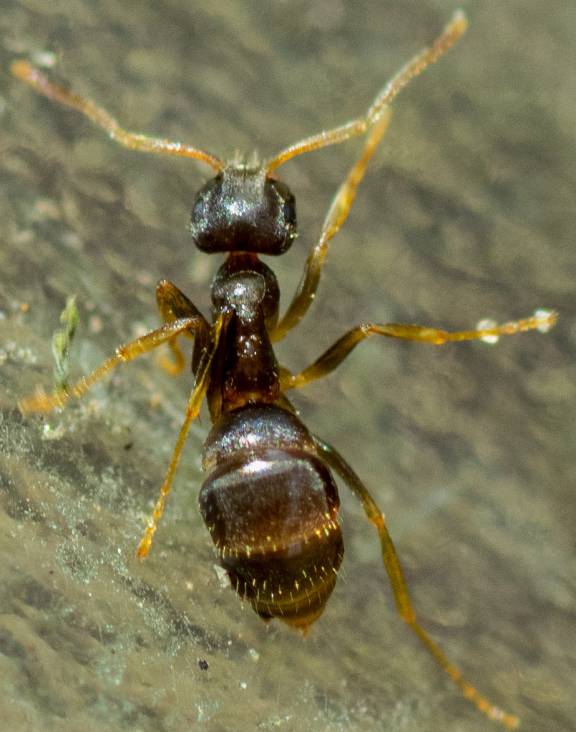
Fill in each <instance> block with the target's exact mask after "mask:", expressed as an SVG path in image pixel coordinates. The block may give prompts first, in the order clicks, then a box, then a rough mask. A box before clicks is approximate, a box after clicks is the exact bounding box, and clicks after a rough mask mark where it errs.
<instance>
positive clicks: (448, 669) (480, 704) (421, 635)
mask: <svg viewBox="0 0 576 732" xmlns="http://www.w3.org/2000/svg"><path fill="white" fill-rule="evenodd" d="M313 439H314V444H315V446H316V450H317V453H318V456H319V457H320V459H321V460H323V461H324V462H325V463H326V464H327V465H328V466H329V467H331V468H332V469H333V470H334V471H335V472H336V473H337V474H338V475H339V476H340V478H342V480H343V481H344V482H345V483H346V485H347V486H348V488H349V489H350V490H351V491H352V493H354V494H355V495H356V497H357V498H358V499H359V500H360V502H361V503H362V506H363V508H364V512H365V514H366V517H367V518H368V520H369V521H370V523H372V524H373V526H374V527H375V528H376V531H377V532H378V536H379V538H380V547H381V551H382V561H383V563H384V567H385V569H386V572H387V574H388V578H389V580H390V584H391V585H392V591H393V593H394V599H395V601H396V608H397V610H398V613H399V614H400V617H401V618H402V620H403V621H404V622H405V623H406V624H407V625H408V627H409V628H410V630H412V632H413V633H414V634H415V635H416V637H417V638H418V640H419V641H420V643H422V645H423V646H424V648H425V649H426V650H427V651H428V653H429V654H430V655H431V656H432V658H433V659H434V660H435V661H436V663H437V664H438V665H439V666H440V667H441V668H442V670H443V671H444V672H445V673H446V674H447V675H448V676H449V677H450V679H451V680H452V681H453V682H454V683H455V684H456V686H458V687H459V689H460V691H461V692H462V694H463V695H464V697H465V698H466V699H468V700H469V701H470V702H472V704H474V706H475V707H476V708H477V709H479V710H480V711H481V712H482V713H483V714H485V715H486V716H487V717H489V718H490V719H492V720H494V721H496V722H499V723H500V724H502V725H504V726H505V727H507V728H508V729H516V727H518V724H519V720H518V717H516V716H514V715H513V714H509V713H508V712H505V711H504V710H502V709H500V707H498V706H496V705H495V704H492V702H491V701H489V700H488V699H487V698H486V697H485V696H483V695H482V694H480V692H479V691H478V690H477V689H476V687H475V686H473V685H472V684H470V683H469V682H468V681H466V679H464V678H463V676H462V673H461V671H460V670H459V669H458V667H457V666H455V665H454V664H453V663H452V662H451V661H449V660H448V658H447V657H446V655H445V654H444V652H443V651H442V650H441V649H440V647H439V646H438V645H437V644H436V643H435V642H434V641H433V640H432V638H431V637H430V636H429V635H428V633H427V632H426V631H425V630H424V628H423V627H422V626H421V625H420V623H418V621H417V620H416V611H415V609H414V606H413V605H412V601H411V599H410V596H409V594H408V587H407V585H406V580H405V578H404V573H403V572H402V567H401V566H400V562H399V560H398V555H397V554H396V549H395V548H394V544H393V542H392V538H391V537H390V534H389V533H388V529H387V527H386V521H385V519H384V514H383V513H382V512H381V511H380V509H379V508H378V506H377V505H376V502H375V501H374V499H373V498H372V496H371V495H370V492H369V491H368V489H367V488H366V486H365V485H364V484H363V483H362V481H361V480H360V478H359V477H358V476H357V475H356V473H355V472H354V470H352V468H351V467H350V466H349V465H348V463H347V462H346V461H345V460H344V458H343V457H342V456H341V455H340V454H339V453H338V452H337V451H336V450H335V449H334V448H333V447H331V446H330V445H327V444H326V443H324V442H322V440H320V439H318V438H317V437H313Z"/></svg>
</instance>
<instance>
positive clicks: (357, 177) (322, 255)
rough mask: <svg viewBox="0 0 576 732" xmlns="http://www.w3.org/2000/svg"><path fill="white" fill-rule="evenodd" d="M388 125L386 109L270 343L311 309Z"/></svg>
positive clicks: (340, 194)
mask: <svg viewBox="0 0 576 732" xmlns="http://www.w3.org/2000/svg"><path fill="white" fill-rule="evenodd" d="M389 122H390V110H389V109H387V110H385V113H384V114H383V115H382V118H381V119H380V120H379V121H378V122H377V124H375V125H374V127H373V128H372V130H371V131H370V134H369V135H368V139H367V140H366V143H365V145H364V148H363V149H362V153H361V155H360V157H359V158H358V160H357V161H356V162H355V163H354V165H353V166H352V169H351V170H350V172H349V173H348V175H347V176H346V179H345V181H344V182H343V183H342V185H341V186H340V188H339V189H338V191H337V193H336V195H335V196H334V199H333V200H332V203H331V205H330V208H329V210H328V214H327V215H326V219H325V220H324V224H323V226H322V231H321V233H320V238H319V239H318V242H317V243H316V244H315V245H314V246H313V247H312V249H311V251H310V254H309V255H308V259H307V260H306V265H305V267H304V274H303V275H302V279H301V280H300V283H299V285H298V289H297V290H296V292H295V294H294V297H293V298H292V302H291V303H290V305H289V306H288V309H287V311H286V312H285V313H284V316H283V317H282V319H281V320H280V322H279V323H278V324H277V325H276V326H275V328H274V330H273V331H272V332H271V334H270V337H271V339H272V340H273V341H279V340H281V339H282V338H284V336H285V335H286V333H288V331H289V330H292V328H294V327H295V326H296V325H298V323H299V322H300V321H301V320H302V318H303V317H304V315H306V313H307V311H308V308H309V307H310V305H312V302H313V300H314V298H315V296H316V290H317V289H318V283H319V282H320V275H321V273H322V266H323V265H324V261H325V259H326V255H327V254H328V244H329V242H330V240H331V239H332V238H333V237H334V236H335V235H336V234H337V232H338V231H339V229H340V227H341V226H342V224H343V223H344V222H345V221H346V219H347V218H348V213H349V212H350V209H351V207H352V204H353V202H354V199H355V198H356V191H357V190H358V186H359V184H360V181H361V180H362V178H363V177H364V174H365V172H366V168H367V166H368V163H369V161H370V158H371V157H372V155H373V154H374V151H375V150H376V147H377V146H378V143H379V142H380V140H381V139H382V137H383V135H384V133H385V132H386V130H387V128H388V124H389Z"/></svg>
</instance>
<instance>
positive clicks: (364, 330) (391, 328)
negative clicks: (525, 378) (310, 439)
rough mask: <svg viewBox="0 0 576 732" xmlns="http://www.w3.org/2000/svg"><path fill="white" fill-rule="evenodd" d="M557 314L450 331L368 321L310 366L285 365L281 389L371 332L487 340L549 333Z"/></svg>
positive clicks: (333, 364) (331, 362) (430, 339)
mask: <svg viewBox="0 0 576 732" xmlns="http://www.w3.org/2000/svg"><path fill="white" fill-rule="evenodd" d="M557 317H558V316H557V314H556V313H555V312H554V311H553V310H537V311H536V312H535V313H534V315H533V316H532V317H530V318H523V319H522V320H513V321H510V322H509V323H504V324H503V325H496V324H495V323H491V322H487V323H486V322H485V323H484V324H480V325H484V327H481V328H478V329H477V330H459V331H447V330H440V329H438V328H429V327H427V326H423V325H401V324H398V323H386V324H384V325H377V324H374V323H365V324H363V325H359V326H357V327H356V328H352V330H350V331H348V333H346V334H345V335H343V336H342V337H341V338H340V339H339V340H337V341H336V343H334V345H333V346H331V347H330V348H329V349H328V350H327V351H325V352H324V353H323V354H322V355H321V356H320V358H318V359H317V360H316V361H315V362H314V363H313V364H312V365H311V366H308V367H307V368H305V369H304V370H303V371H301V372H300V373H297V374H291V373H290V372H289V371H287V370H286V369H283V370H282V372H281V382H280V384H281V389H282V391H284V390H286V389H298V388H300V387H302V386H305V385H306V384H309V383H310V382H312V381H316V379H321V378H322V377H323V376H326V375H327V374H329V373H331V372H332V371H334V369H336V368H337V367H338V366H339V365H340V364H341V363H342V361H344V359H345V358H346V357H347V356H348V355H349V354H350V353H351V352H352V351H353V350H354V348H356V346H357V345H358V344H359V343H361V342H362V341H364V340H366V339H367V338H370V337H371V336H375V335H379V336H385V337H387V338H398V339H400V340H405V341H418V342H420V343H430V344H432V345H436V346H441V345H443V344H445V343H452V342H455V341H475V340H484V341H486V342H488V343H490V342H494V341H495V340H498V338H499V337H500V336H504V335H515V334H516V333H524V332H525V331H528V330H538V331H540V332H542V333H546V332H547V331H548V330H550V328H552V327H553V326H554V324H555V323H556V320H557Z"/></svg>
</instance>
